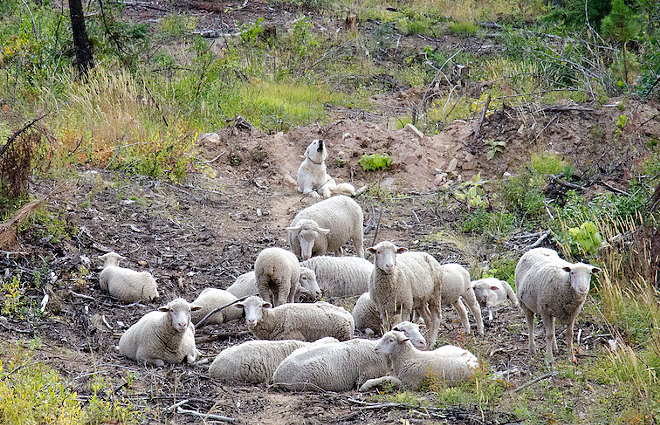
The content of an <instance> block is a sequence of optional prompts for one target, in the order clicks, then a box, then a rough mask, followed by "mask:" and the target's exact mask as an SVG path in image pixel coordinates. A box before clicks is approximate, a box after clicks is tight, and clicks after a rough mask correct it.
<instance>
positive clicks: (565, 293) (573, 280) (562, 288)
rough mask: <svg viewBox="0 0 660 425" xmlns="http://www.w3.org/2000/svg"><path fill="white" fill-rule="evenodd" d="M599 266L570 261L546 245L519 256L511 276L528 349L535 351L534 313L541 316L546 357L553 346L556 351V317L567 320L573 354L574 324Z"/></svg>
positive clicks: (569, 347)
mask: <svg viewBox="0 0 660 425" xmlns="http://www.w3.org/2000/svg"><path fill="white" fill-rule="evenodd" d="M600 271H601V270H600V268H598V267H595V266H592V265H590V264H584V263H575V264H571V263H569V262H568V261H565V260H563V259H561V258H559V255H558V254H557V252H556V251H554V250H551V249H548V248H535V249H532V250H530V251H528V252H526V253H525V254H523V256H522V257H520V260H518V264H517V265H516V270H515V272H514V279H515V284H516V295H517V296H518V301H519V302H520V307H522V310H523V312H524V313H525V317H526V319H527V329H528V332H529V352H530V353H531V354H535V353H536V345H535V344H534V315H535V314H539V315H540V316H541V319H542V320H543V327H545V338H546V343H547V345H546V351H545V355H546V359H547V360H548V361H549V362H552V358H553V356H552V355H553V350H554V352H556V353H559V349H558V347H557V341H556V338H555V318H556V319H557V320H558V321H559V322H562V323H566V342H567V343H568V353H569V356H570V357H571V359H572V360H574V361H575V357H574V355H573V324H574V323H575V318H576V317H577V315H578V314H579V313H580V310H582V306H583V305H584V302H585V300H586V298H587V294H589V283H590V280H591V274H592V273H598V272H600Z"/></svg>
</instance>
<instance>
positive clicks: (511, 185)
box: [502, 167, 545, 225]
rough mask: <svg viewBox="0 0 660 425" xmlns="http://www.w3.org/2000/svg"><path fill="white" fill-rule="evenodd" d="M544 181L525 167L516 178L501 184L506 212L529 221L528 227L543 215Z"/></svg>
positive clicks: (533, 171)
mask: <svg viewBox="0 0 660 425" xmlns="http://www.w3.org/2000/svg"><path fill="white" fill-rule="evenodd" d="M544 186H545V181H544V179H543V177H542V176H541V175H540V174H539V173H537V172H536V171H535V170H532V169H529V168H527V167H525V168H524V169H522V170H521V171H520V173H519V174H518V175H517V176H514V177H510V178H509V179H507V180H505V181H504V182H502V196H503V200H504V204H505V206H506V207H507V208H508V210H509V211H510V212H512V213H514V214H516V215H518V216H520V217H521V218H524V219H531V222H529V223H528V225H533V222H536V221H539V220H541V218H542V217H543V216H544V215H545V195H544V194H543V189H544Z"/></svg>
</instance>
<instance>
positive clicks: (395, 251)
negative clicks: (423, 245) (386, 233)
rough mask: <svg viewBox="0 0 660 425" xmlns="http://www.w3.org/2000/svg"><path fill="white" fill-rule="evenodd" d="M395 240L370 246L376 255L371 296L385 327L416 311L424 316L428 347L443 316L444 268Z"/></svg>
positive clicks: (386, 329)
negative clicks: (396, 242)
mask: <svg viewBox="0 0 660 425" xmlns="http://www.w3.org/2000/svg"><path fill="white" fill-rule="evenodd" d="M406 251H408V249H407V248H404V247H398V246H396V245H394V244H393V243H392V242H387V241H384V242H380V243H379V244H377V245H376V246H373V247H370V248H368V249H367V252H370V253H371V254H374V268H373V272H372V274H371V279H370V281H369V296H370V297H371V299H372V300H373V302H374V303H375V304H376V306H377V307H378V311H379V313H380V318H381V322H382V325H383V330H384V331H388V330H390V328H391V325H392V324H396V323H397V322H400V321H405V320H410V319H411V316H412V312H413V310H414V311H416V312H417V313H419V314H420V315H421V316H422V317H423V318H424V323H425V324H426V327H427V338H428V344H429V347H433V344H434V343H435V338H436V334H437V332H438V326H439V323H440V318H441V314H442V311H441V306H440V305H441V302H442V297H441V292H442V288H443V283H442V281H443V269H442V267H441V266H440V264H439V263H438V262H437V261H436V260H435V258H433V257H432V256H430V255H429V254H427V253H424V252H406Z"/></svg>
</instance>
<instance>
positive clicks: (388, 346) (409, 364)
mask: <svg viewBox="0 0 660 425" xmlns="http://www.w3.org/2000/svg"><path fill="white" fill-rule="evenodd" d="M374 351H375V352H376V353H377V354H384V355H387V356H389V358H390V361H391V362H392V369H393V371H394V376H384V377H381V378H376V379H371V380H369V381H367V382H365V383H364V384H363V385H362V386H361V387H360V391H368V390H370V389H371V388H373V387H375V386H376V385H379V384H381V383H382V382H385V381H389V382H392V383H394V384H397V385H402V386H403V387H405V388H407V389H409V390H413V391H416V390H419V389H421V388H422V385H424V384H425V383H427V382H428V381H429V380H430V381H432V380H436V379H440V380H443V381H446V382H447V383H449V384H456V383H458V382H460V381H463V380H465V379H469V378H470V377H472V376H473V375H474V371H475V369H476V368H477V367H479V362H478V360H477V358H476V357H475V356H474V354H472V353H470V352H469V351H467V350H464V349H462V348H460V347H456V346H453V345H445V346H443V347H439V348H437V349H435V350H433V351H419V350H417V349H415V347H413V345H412V343H411V342H410V340H409V338H408V337H406V335H405V334H404V333H403V332H399V331H389V332H387V333H385V335H383V337H382V338H381V339H380V340H379V341H378V343H377V344H376V347H375V349H374Z"/></svg>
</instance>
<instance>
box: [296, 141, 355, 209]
mask: <svg viewBox="0 0 660 425" xmlns="http://www.w3.org/2000/svg"><path fill="white" fill-rule="evenodd" d="M304 157H305V159H304V160H303V162H302V163H301V164H300V167H298V191H299V192H302V193H303V194H305V195H309V196H312V197H314V198H320V197H321V195H322V196H323V197H324V198H328V197H330V195H331V194H336V193H346V194H348V195H355V193H356V192H355V188H354V187H353V185H352V184H350V183H340V184H337V183H336V182H335V180H334V179H333V178H332V177H330V176H329V175H328V172H327V168H326V166H325V160H326V158H327V157H328V150H327V149H326V143H324V142H323V140H319V139H316V140H313V141H312V143H310V144H309V146H307V149H305V155H304Z"/></svg>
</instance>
